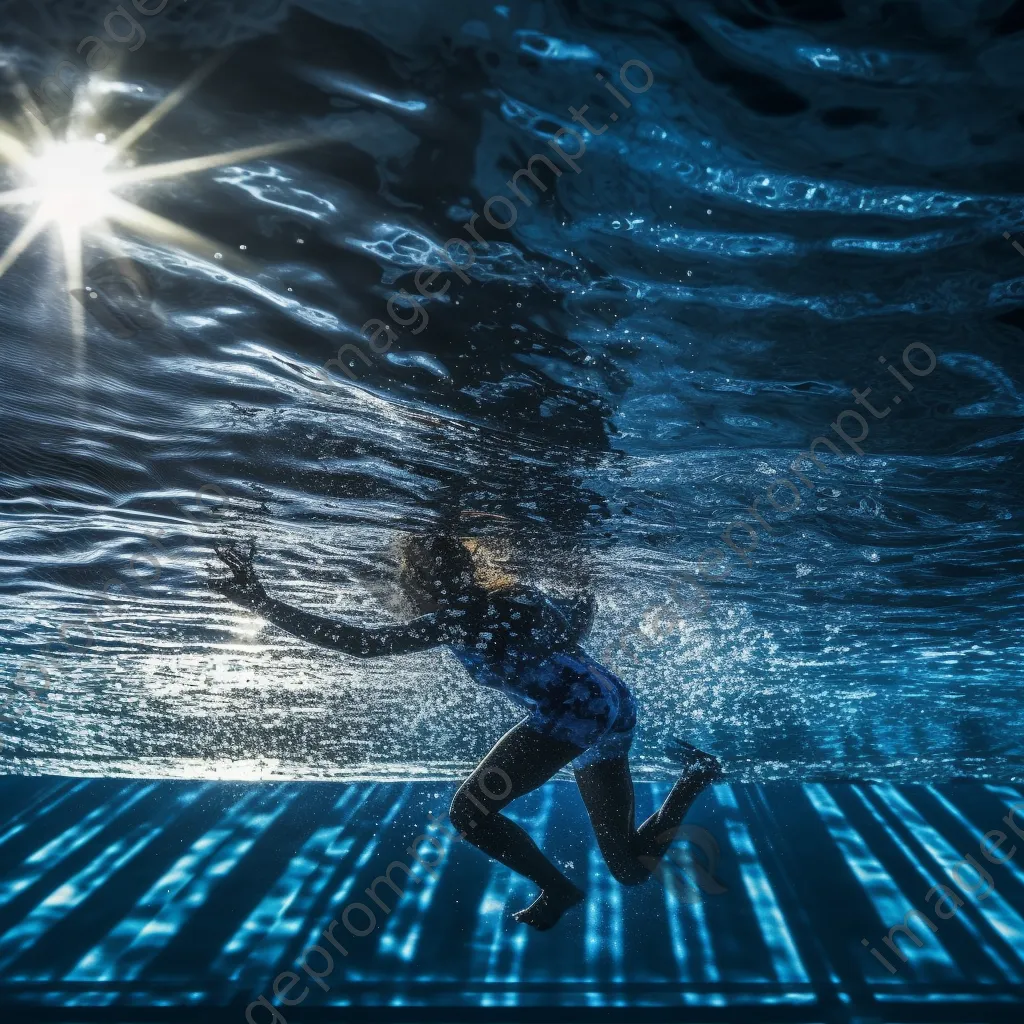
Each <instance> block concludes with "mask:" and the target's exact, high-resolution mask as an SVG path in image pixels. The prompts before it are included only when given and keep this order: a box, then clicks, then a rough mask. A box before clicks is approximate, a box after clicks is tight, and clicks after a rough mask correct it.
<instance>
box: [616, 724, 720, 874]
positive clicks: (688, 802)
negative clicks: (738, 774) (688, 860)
mask: <svg viewBox="0 0 1024 1024" xmlns="http://www.w3.org/2000/svg"><path fill="white" fill-rule="evenodd" d="M665 753H666V754H668V756H669V757H671V758H672V760H673V761H676V762H677V763H678V764H680V765H682V768H683V773H682V775H680V776H679V778H678V779H677V780H676V784H675V785H674V786H673V787H672V788H671V790H669V794H668V796H667V797H665V802H664V803H663V804H662V805H661V807H660V809H659V810H658V811H656V812H655V813H654V814H652V815H651V816H650V817H649V818H648V819H647V821H645V822H644V823H643V824H642V825H641V826H640V828H638V829H637V837H636V853H637V855H638V856H640V857H641V858H643V857H654V858H659V857H661V856H663V855H664V853H665V851H666V850H667V849H668V848H669V846H670V845H671V843H672V840H673V838H674V837H675V834H676V832H677V831H678V829H679V826H680V825H681V824H682V822H683V818H685V817H686V812H687V811H688V810H689V809H690V807H691V806H692V805H693V802H694V800H696V799H697V797H698V796H700V794H701V793H702V792H703V791H704V790H705V789H706V788H707V787H708V786H710V785H711V783H712V782H715V781H716V780H718V779H720V778H721V777H722V766H721V765H720V764H719V763H718V758H717V757H715V756H714V755H712V754H708V753H706V752H705V751H703V750H699V749H698V748H697V747H695V746H694V745H693V744H692V743H687V742H686V741H685V740H679V739H673V740H670V741H669V743H668V744H667V745H666V747H665ZM641 863H643V864H644V866H645V867H647V868H648V870H650V866H649V865H647V863H646V861H644V860H641Z"/></svg>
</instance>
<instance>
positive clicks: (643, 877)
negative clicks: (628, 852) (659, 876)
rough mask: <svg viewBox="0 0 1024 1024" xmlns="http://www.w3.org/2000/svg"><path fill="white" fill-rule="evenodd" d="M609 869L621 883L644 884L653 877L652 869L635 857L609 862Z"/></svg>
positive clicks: (613, 876)
mask: <svg viewBox="0 0 1024 1024" xmlns="http://www.w3.org/2000/svg"><path fill="white" fill-rule="evenodd" d="M608 870H609V871H610V872H611V874H612V878H614V879H615V881H616V882H618V883H619V885H643V884H644V882H646V881H647V879H649V878H650V877H651V872H650V869H648V868H646V867H644V865H643V864H642V863H641V862H640V861H639V860H636V859H633V858H630V859H628V860H626V859H623V860H621V861H617V862H615V863H612V864H609V865H608Z"/></svg>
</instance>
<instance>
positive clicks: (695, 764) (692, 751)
mask: <svg viewBox="0 0 1024 1024" xmlns="http://www.w3.org/2000/svg"><path fill="white" fill-rule="evenodd" d="M665 753H666V754H667V755H668V756H669V757H670V758H671V759H672V760H673V761H676V762H677V763H679V764H681V765H682V766H683V767H684V768H685V769H686V771H687V774H694V775H696V774H700V775H707V776H709V777H710V778H712V779H717V778H719V777H720V776H721V774H722V765H721V762H720V761H719V760H718V758H717V757H715V756H714V754H709V753H708V752H707V751H705V750H701V749H700V748H699V747H695V746H694V745H693V744H692V743H687V742H686V740H681V739H678V738H676V737H673V738H672V739H670V740H669V742H668V743H667V744H666V745H665Z"/></svg>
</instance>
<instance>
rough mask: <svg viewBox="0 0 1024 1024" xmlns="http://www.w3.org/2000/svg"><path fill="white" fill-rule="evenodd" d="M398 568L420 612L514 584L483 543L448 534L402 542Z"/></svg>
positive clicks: (419, 537) (408, 592)
mask: <svg viewBox="0 0 1024 1024" xmlns="http://www.w3.org/2000/svg"><path fill="white" fill-rule="evenodd" d="M399 566H400V568H399V576H398V579H399V583H400V584H401V587H402V591H403V593H404V594H405V596H406V598H407V599H408V600H410V601H412V603H413V604H414V605H415V606H416V608H417V609H418V610H420V611H430V610H432V609H433V608H436V607H437V606H438V605H442V604H454V603H455V602H456V601H457V600H458V598H459V597H464V596H467V595H471V594H473V593H476V594H479V593H480V592H481V591H483V592H490V591H494V590H501V589H504V588H505V587H508V586H510V585H511V584H513V583H514V582H515V581H514V578H513V577H511V576H510V575H508V574H507V573H506V572H504V571H503V570H502V569H501V568H500V567H499V566H497V565H496V564H494V559H493V552H490V550H489V548H487V547H486V546H485V545H484V544H483V543H482V542H481V541H478V540H468V539H463V538H461V537H457V536H455V535H453V534H448V533H444V534H433V535H430V536H426V537H423V536H413V537H405V538H403V540H402V542H401V544H400V548H399Z"/></svg>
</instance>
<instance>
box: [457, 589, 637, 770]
mask: <svg viewBox="0 0 1024 1024" xmlns="http://www.w3.org/2000/svg"><path fill="white" fill-rule="evenodd" d="M487 611H488V613H489V614H488V616H487V619H488V620H489V621H487V622H485V623H483V624H480V623H478V624H477V628H476V629H472V628H468V629H465V630H464V631H460V633H461V635H459V636H457V637H453V639H452V640H451V641H450V642H449V645H450V647H451V649H452V651H453V652H454V654H455V656H456V657H457V658H458V659H459V661H461V662H462V664H463V665H464V666H465V667H466V669H467V671H468V672H469V674H470V675H471V676H472V677H473V679H474V680H475V681H476V682H478V683H480V684H482V685H483V686H489V687H491V688H493V689H496V690H500V691H501V692H502V693H504V694H506V695H507V696H509V697H510V698H511V699H512V700H514V701H515V702H516V703H517V704H521V705H523V706H524V707H526V708H527V709H529V711H530V716H529V717H528V718H527V719H526V723H527V724H528V725H529V726H530V727H531V728H532V729H535V730H536V731H537V732H539V733H542V734H543V735H545V736H551V737H553V738H555V739H560V740H566V741H568V742H570V743H574V744H576V746H578V747H583V748H584V751H585V752H584V753H583V754H581V755H580V756H579V757H578V758H577V759H576V761H575V762H574V764H575V765H576V766H577V767H582V766H585V765H587V764H592V763H594V762H596V761H605V760H610V759H612V758H619V757H625V756H626V755H627V753H628V752H629V748H630V745H631V744H632V742H633V731H634V729H635V727H636V703H635V701H634V700H633V695H632V694H631V693H630V692H629V689H628V688H627V687H626V684H625V683H623V682H622V680H621V679H619V678H618V677H617V676H615V675H614V674H612V673H611V672H609V671H608V670H607V669H606V668H604V667H602V666H601V665H599V664H598V663H597V662H596V661H594V659H593V658H591V657H590V655H588V654H587V653H586V652H585V651H584V650H583V649H582V648H581V647H579V646H578V645H577V644H575V643H573V642H571V638H570V636H569V626H568V623H567V622H566V619H565V617H564V616H563V615H562V613H561V612H560V611H559V610H558V609H557V608H556V607H555V606H554V604H553V603H552V602H551V601H550V600H549V599H547V598H546V597H544V596H543V595H541V594H539V593H537V592H536V591H524V592H521V593H512V594H508V595H494V596H493V597H492V599H491V603H490V605H489V607H488V609H487ZM458 615H459V613H458V612H456V613H448V616H450V618H449V622H452V619H455V620H457V618H458ZM452 625H455V622H452ZM467 626H468V623H467ZM487 627H490V628H487Z"/></svg>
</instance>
